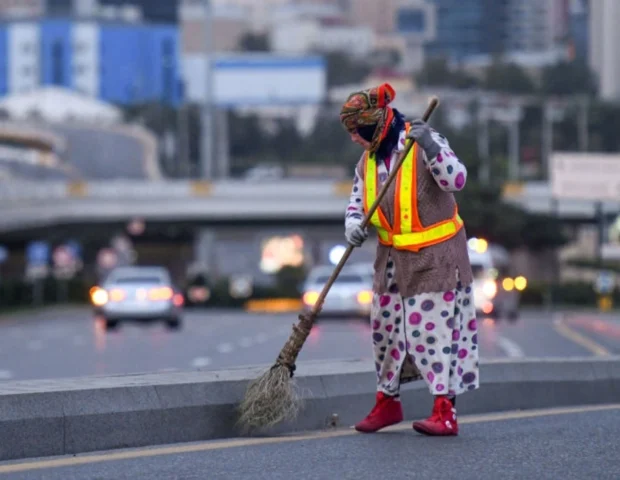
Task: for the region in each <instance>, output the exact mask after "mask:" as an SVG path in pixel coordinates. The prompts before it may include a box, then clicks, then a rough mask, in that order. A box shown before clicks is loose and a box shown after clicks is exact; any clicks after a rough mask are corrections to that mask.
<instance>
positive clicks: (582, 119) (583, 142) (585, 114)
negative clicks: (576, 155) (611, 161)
mask: <svg viewBox="0 0 620 480" xmlns="http://www.w3.org/2000/svg"><path fill="white" fill-rule="evenodd" d="M579 105H580V107H581V109H580V110H581V111H580V112H579V115H578V117H577V120H578V129H579V150H581V151H582V152H587V151H588V148H589V143H590V142H589V133H590V132H589V124H590V120H589V111H590V100H589V99H588V96H587V95H583V96H582V97H581V98H580V101H579Z"/></svg>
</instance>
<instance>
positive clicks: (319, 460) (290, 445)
mask: <svg viewBox="0 0 620 480" xmlns="http://www.w3.org/2000/svg"><path fill="white" fill-rule="evenodd" d="M619 435H620V405H610V406H603V407H600V406H599V407H586V408H583V409H578V408H576V409H563V410H556V411H553V410H552V411H531V412H509V413H505V414H494V415H484V416H476V417H462V418H461V419H460V435H459V437H450V438H429V437H424V436H421V435H418V434H417V433H415V432H414V431H413V430H412V429H411V426H410V421H407V422H404V423H403V424H400V425H397V426H395V427H392V428H391V429H390V431H386V432H382V433H378V434H371V435H367V434H358V433H357V432H355V431H354V430H351V429H343V430H334V431H329V432H316V433H309V434H307V435H297V436H288V437H279V438H278V437H272V438H262V439H260V438H259V439H243V440H240V439H237V440H227V441H215V442H206V443H194V444H185V445H175V446H168V447H158V448H150V449H143V450H125V451H115V452H103V453H99V454H94V455H93V454H90V455H77V456H68V457H56V458H51V459H34V460H28V461H23V462H11V463H4V464H2V463H0V478H10V479H14V480H34V479H43V478H44V479H46V480H74V479H75V480H77V479H79V480H95V479H97V480H108V479H109V480H111V479H114V480H123V479H132V480H133V479H148V480H157V479H166V480H172V479H184V480H189V479H206V478H208V479H209V480H216V479H226V480H228V479H232V478H234V479H236V480H245V479H248V480H249V479H252V480H256V479H269V480H280V479H282V480H284V479H286V480H289V479H300V480H301V479H303V480H310V479H312V480H315V479H316V480H334V479H338V480H340V479H342V480H348V479H351V480H365V479H368V480H375V479H380V478H420V479H442V478H455V479H459V480H497V479H502V480H525V479H528V480H529V479H536V480H559V479H562V480H583V479H590V478H591V479H597V480H617V479H618V478H620V461H619V460H618V459H619V458H620V444H619V443H618V442H617V438H618V436H619ZM50 462H51V463H50Z"/></svg>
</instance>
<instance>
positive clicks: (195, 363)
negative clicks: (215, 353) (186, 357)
mask: <svg viewBox="0 0 620 480" xmlns="http://www.w3.org/2000/svg"><path fill="white" fill-rule="evenodd" d="M209 365H211V359H210V358H209V357H197V358H194V359H193V360H192V367H194V368H200V367H207V366H209Z"/></svg>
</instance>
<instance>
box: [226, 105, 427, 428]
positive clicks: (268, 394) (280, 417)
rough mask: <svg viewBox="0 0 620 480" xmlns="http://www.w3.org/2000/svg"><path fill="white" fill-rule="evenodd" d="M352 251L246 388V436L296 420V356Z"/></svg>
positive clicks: (243, 408)
mask: <svg viewBox="0 0 620 480" xmlns="http://www.w3.org/2000/svg"><path fill="white" fill-rule="evenodd" d="M437 105H439V99H438V98H437V97H435V96H433V97H431V99H430V102H429V105H428V107H427V109H426V112H424V115H423V117H422V118H423V119H424V121H425V122H426V121H428V119H429V118H430V116H431V114H432V113H433V110H435V108H436V107H437ZM414 143H415V140H413V139H412V140H411V141H410V142H409V144H408V145H407V146H406V148H405V150H404V151H403V152H402V154H401V156H400V158H399V159H398V162H397V163H396V167H395V168H394V169H393V170H392V172H391V173H390V175H389V176H388V178H387V180H386V181H385V183H384V184H383V187H382V188H381V190H380V191H379V194H378V195H377V198H376V200H375V201H374V203H373V204H372V206H371V207H370V209H369V210H368V212H367V214H366V216H365V217H364V219H363V221H362V224H361V225H362V228H366V226H367V225H368V223H369V221H370V219H371V217H372V215H373V214H374V212H375V210H376V209H377V208H378V206H379V203H380V202H381V200H382V199H383V197H384V196H385V193H386V192H387V189H388V187H389V186H390V184H391V183H392V182H393V181H394V178H396V175H397V174H398V171H399V169H400V167H401V166H402V164H403V163H404V161H405V158H406V157H407V154H408V153H409V151H410V150H411V148H412V147H413V144H414ZM354 248H355V247H354V246H353V245H349V246H348V247H347V249H346V250H345V252H344V255H343V256H342V258H341V259H340V262H338V265H337V266H336V268H335V270H334V272H333V273H332V275H331V277H330V278H329V280H328V281H327V283H326V284H325V286H324V287H323V291H322V292H321V294H320V295H319V298H318V300H317V301H316V303H315V304H314V306H313V308H312V310H311V311H310V312H307V313H300V314H299V317H298V318H299V323H298V324H297V325H295V324H294V325H293V332H292V333H291V336H290V337H289V339H288V341H287V342H286V344H285V345H284V347H283V348H282V350H281V351H280V354H279V355H278V358H277V359H276V362H275V364H274V365H273V366H272V367H271V368H270V369H269V370H267V371H266V372H265V373H264V374H263V375H262V376H261V377H259V378H258V379H256V380H253V381H252V382H250V384H249V385H248V388H247V391H246V394H245V397H244V399H243V401H242V402H241V404H240V405H239V412H240V416H239V421H238V423H239V424H240V425H241V426H242V427H243V429H244V430H245V431H246V432H247V431H249V430H251V429H257V428H265V427H271V426H274V425H276V424H278V423H280V422H282V421H285V420H293V419H295V418H296V416H297V413H298V411H299V408H300V397H299V395H298V392H297V390H296V388H295V385H294V384H293V381H292V380H291V379H292V377H293V374H294V372H295V361H296V360H297V355H299V352H300V351H301V349H302V347H303V345H304V342H305V341H306V338H308V335H309V334H310V331H311V330H312V325H313V323H314V319H315V318H316V317H317V316H318V314H319V313H320V311H321V308H322V306H323V302H324V301H325V297H326V296H327V293H328V292H329V289H330V288H331V287H332V285H333V283H334V282H335V281H336V278H337V277H338V275H339V274H340V271H341V270H342V268H343V267H344V264H345V263H346V261H347V260H348V258H349V256H350V255H351V253H352V252H353V249H354Z"/></svg>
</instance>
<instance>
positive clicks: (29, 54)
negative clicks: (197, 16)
mask: <svg viewBox="0 0 620 480" xmlns="http://www.w3.org/2000/svg"><path fill="white" fill-rule="evenodd" d="M178 44H179V40H178V28H177V27H176V26H175V25H148V24H140V23H138V24H136V23H124V22H120V21H93V20H88V21H80V20H79V19H72V18H67V17H64V18H62V17H51V18H36V19H30V20H15V21H11V22H5V23H3V24H2V25H1V26H0V58H2V59H4V62H3V64H2V68H0V95H5V94H12V93H20V92H26V91H28V90H32V89H35V88H37V87H39V86H44V85H56V86H59V87H65V88H70V89H74V90H78V91H80V92H82V93H85V94H87V95H90V96H92V97H95V98H100V99H102V100H106V101H109V102H112V103H117V104H125V105H131V104H138V103H147V102H162V103H167V104H172V105H174V104H177V102H178V101H179V100H180V93H181V92H180V88H179V87H180V83H179V70H180V68H179V54H178V51H179V48H178Z"/></svg>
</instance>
